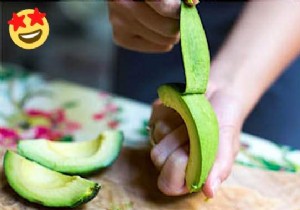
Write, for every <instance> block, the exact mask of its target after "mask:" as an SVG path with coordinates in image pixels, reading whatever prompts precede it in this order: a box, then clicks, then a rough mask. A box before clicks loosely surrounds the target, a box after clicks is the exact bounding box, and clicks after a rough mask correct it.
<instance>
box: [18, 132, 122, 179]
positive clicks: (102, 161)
mask: <svg viewBox="0 0 300 210" xmlns="http://www.w3.org/2000/svg"><path fill="white" fill-rule="evenodd" d="M122 144H123V134H122V132H121V131H116V130H107V131H104V132H102V133H101V134H100V135H99V136H98V137H97V138H96V139H94V140H91V141H82V142H53V141H48V140H23V141H20V142H19V144H18V153H19V154H20V155H22V156H24V157H26V158H28V159H30V160H33V161H35V162H37V163H39V164H41V165H43V166H45V167H47V168H50V169H52V170H55V171H59V172H62V173H65V174H71V175H87V174H90V173H93V172H96V171H98V170H99V169H101V168H105V167H107V166H110V165H111V164H112V163H113V162H114V161H115V160H116V158H117V157H118V155H119V153H120V150H121V148H122Z"/></svg>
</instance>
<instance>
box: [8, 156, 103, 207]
mask: <svg viewBox="0 0 300 210" xmlns="http://www.w3.org/2000/svg"><path fill="white" fill-rule="evenodd" d="M3 165H4V172H5V175H6V178H7V181H8V183H9V185H10V186H11V187H12V188H13V189H14V190H15V191H16V192H17V193H18V194H19V195H20V196H21V197H23V198H25V199H26V200H28V201H30V202H34V203H38V204H42V205H44V206H48V207H75V206H78V205H80V204H83V203H85V202H88V201H89V200H91V199H93V198H94V197H95V196H96V195H97V193H98V191H99V189H100V186H99V185H98V184H97V183H95V182H92V181H89V180H86V179H83V178H81V177H79V176H67V175H64V174H61V173H59V172H56V171H52V170H50V169H48V168H45V167H43V166H41V165H39V164H37V163H35V162H32V161H30V160H27V159H26V158H24V157H22V156H20V155H18V154H16V153H15V152H12V151H7V152H6V154H5V156H4V163H3Z"/></svg>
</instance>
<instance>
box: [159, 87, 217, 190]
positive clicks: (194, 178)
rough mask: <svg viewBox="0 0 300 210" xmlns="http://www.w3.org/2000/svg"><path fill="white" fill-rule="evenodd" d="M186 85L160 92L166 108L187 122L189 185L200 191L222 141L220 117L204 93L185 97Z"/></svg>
mask: <svg viewBox="0 0 300 210" xmlns="http://www.w3.org/2000/svg"><path fill="white" fill-rule="evenodd" d="M183 91H184V84H181V85H178V84H167V85H162V86H160V87H159V89H158V95H159V98H160V100H161V101H162V102H163V104H164V105H166V106H167V107H170V108H172V109H174V110H176V111H177V112H178V113H179V114H180V116H181V117H182V119H183V120H184V122H185V124H186V127H187V131H188V135H189V139H190V154H189V161H188V165H187V169H186V177H185V180H186V186H187V187H188V189H189V191H190V192H195V191H199V190H200V189H201V187H202V185H203V184H204V182H205V181H206V178H207V176H208V173H209V171H210V169H211V167H212V165H213V163H214V160H215V157H216V153H217V148H218V139H219V128H218V122H217V118H216V115H215V113H214V111H213V109H212V107H211V105H210V103H209V101H208V100H207V99H206V98H205V95H204V94H183V93H182V92H183Z"/></svg>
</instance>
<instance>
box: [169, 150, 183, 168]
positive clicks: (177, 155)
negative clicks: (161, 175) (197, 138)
mask: <svg viewBox="0 0 300 210" xmlns="http://www.w3.org/2000/svg"><path fill="white" fill-rule="evenodd" d="M169 160H170V163H171V165H172V168H179V167H185V165H186V164H187V161H188V156H187V155H186V154H185V153H184V152H181V151H180V152H174V153H172V154H171V156H170V158H169Z"/></svg>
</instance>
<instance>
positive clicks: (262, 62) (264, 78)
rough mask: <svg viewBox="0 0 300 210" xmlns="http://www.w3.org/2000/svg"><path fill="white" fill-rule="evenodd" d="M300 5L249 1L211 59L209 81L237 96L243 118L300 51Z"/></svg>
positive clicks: (291, 2) (279, 0) (278, 1)
mask: <svg viewBox="0 0 300 210" xmlns="http://www.w3.org/2000/svg"><path fill="white" fill-rule="evenodd" d="M299 22H300V4H299V3H296V2H294V1H282V0H273V1H251V2H249V3H248V5H247V6H246V8H245V10H244V12H243V14H242V16H241V18H240V20H239V21H238V23H237V24H236V26H235V27H234V29H233V30H232V32H231V35H230V36H229V38H228V40H227V41H226V42H225V44H224V46H223V47H222V49H221V50H220V52H219V54H218V55H217V56H216V58H215V59H214V61H213V62H212V67H211V77H210V83H213V84H214V85H215V86H217V87H219V88H224V89H226V90H227V91H228V92H230V94H233V95H234V97H236V98H237V99H238V100H239V101H240V103H241V105H242V107H243V109H242V112H243V115H244V116H243V117H246V116H247V115H248V113H249V112H250V111H251V109H252V108H253V107H254V105H255V104H256V102H257V101H258V100H259V98H260V97H261V96H262V94H263V93H264V92H265V91H266V89H267V88H268V87H269V86H270V85H271V84H272V83H273V82H274V80H276V78H277V77H278V76H279V75H280V74H281V73H282V72H283V71H284V69H285V68H286V67H287V66H288V65H289V64H290V63H291V62H292V61H293V60H294V59H295V58H296V57H297V56H298V55H299V52H300V26H299Z"/></svg>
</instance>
